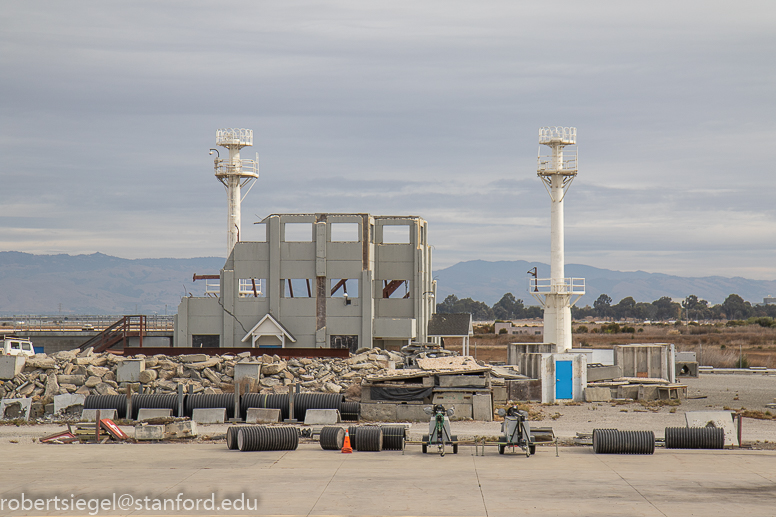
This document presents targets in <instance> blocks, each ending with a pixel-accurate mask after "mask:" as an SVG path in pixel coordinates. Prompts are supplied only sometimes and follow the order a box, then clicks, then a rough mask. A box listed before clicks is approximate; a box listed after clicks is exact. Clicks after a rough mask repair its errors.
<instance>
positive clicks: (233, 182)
mask: <svg viewBox="0 0 776 517" xmlns="http://www.w3.org/2000/svg"><path fill="white" fill-rule="evenodd" d="M216 145H220V146H221V147H226V148H227V149H229V158H221V155H220V154H218V151H217V150H215V149H211V150H210V154H213V152H215V153H216V154H218V158H216V159H215V160H214V162H215V169H216V178H218V180H219V181H220V182H221V183H223V184H224V187H225V188H226V196H227V200H228V201H227V203H228V207H227V210H228V212H227V214H226V256H227V257H229V254H230V253H232V249H233V248H234V245H235V243H236V242H238V241H239V240H240V203H242V200H243V199H245V196H247V195H248V192H250V190H251V188H252V187H253V184H254V183H255V182H256V178H258V177H259V155H258V153H257V154H256V159H255V160H243V159H240V149H242V148H243V147H246V146H249V145H253V130H251V129H231V128H229V129H219V130H217V131H216ZM249 184H250V185H249ZM246 185H248V189H247V190H246V191H245V194H242V189H243V187H245V186H246ZM241 194H242V195H241Z"/></svg>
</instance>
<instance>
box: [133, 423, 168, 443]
mask: <svg viewBox="0 0 776 517" xmlns="http://www.w3.org/2000/svg"><path fill="white" fill-rule="evenodd" d="M135 440H164V426H163V425H136V426H135Z"/></svg>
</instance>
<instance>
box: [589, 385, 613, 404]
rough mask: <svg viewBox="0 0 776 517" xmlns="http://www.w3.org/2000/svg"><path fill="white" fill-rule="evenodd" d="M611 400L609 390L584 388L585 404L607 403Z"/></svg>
mask: <svg viewBox="0 0 776 517" xmlns="http://www.w3.org/2000/svg"><path fill="white" fill-rule="evenodd" d="M610 400H612V390H611V389H610V388H585V402H608V401H610Z"/></svg>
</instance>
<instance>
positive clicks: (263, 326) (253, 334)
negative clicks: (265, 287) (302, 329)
mask: <svg viewBox="0 0 776 517" xmlns="http://www.w3.org/2000/svg"><path fill="white" fill-rule="evenodd" d="M262 336H275V337H276V338H278V340H280V346H281V347H283V348H285V346H286V338H288V340H289V341H291V342H292V343H296V338H295V337H294V336H293V335H292V334H291V333H290V332H289V331H288V329H286V327H284V326H283V325H281V324H280V322H279V321H277V320H276V319H275V318H273V317H272V315H271V314H269V313H267V315H266V316H264V317H263V318H261V319H260V320H259V322H258V323H257V324H256V325H254V326H253V328H252V329H251V330H249V331H248V333H247V334H245V337H244V338H242V342H243V343H244V342H246V341H248V339H250V340H251V348H256V345H257V343H258V341H259V339H260V338H261V337H262Z"/></svg>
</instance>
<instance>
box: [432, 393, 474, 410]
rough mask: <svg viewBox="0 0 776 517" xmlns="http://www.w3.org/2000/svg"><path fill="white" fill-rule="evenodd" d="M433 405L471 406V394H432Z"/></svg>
mask: <svg viewBox="0 0 776 517" xmlns="http://www.w3.org/2000/svg"><path fill="white" fill-rule="evenodd" d="M433 403H434V404H443V405H444V406H445V407H447V406H448V405H452V404H471V403H472V394H471V393H470V392H466V391H443V392H439V393H434V398H433Z"/></svg>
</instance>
